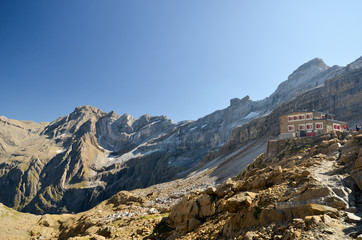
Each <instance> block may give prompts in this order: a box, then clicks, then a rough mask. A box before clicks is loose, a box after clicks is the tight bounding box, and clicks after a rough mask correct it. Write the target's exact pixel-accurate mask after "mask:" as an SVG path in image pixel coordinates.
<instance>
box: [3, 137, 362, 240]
mask: <svg viewBox="0 0 362 240" xmlns="http://www.w3.org/2000/svg"><path fill="white" fill-rule="evenodd" d="M275 146H277V147H276V148H275V149H272V150H273V151H272V153H273V154H272V156H270V154H268V156H269V158H266V155H265V154H263V155H260V156H259V157H258V158H257V159H255V160H254V162H253V163H252V164H250V165H249V166H248V167H247V168H246V169H245V170H244V171H242V172H241V173H240V174H239V175H238V176H236V177H234V178H232V179H228V180H227V181H225V182H223V183H222V184H220V185H218V186H217V187H216V188H215V187H214V186H210V185H208V184H204V182H205V181H206V182H207V181H210V182H212V179H208V178H207V176H208V172H207V171H205V172H204V173H203V175H202V174H201V175H197V176H196V175H195V176H194V177H190V178H188V179H180V180H176V181H173V182H170V183H165V184H159V185H155V186H152V187H149V188H146V189H138V190H134V191H131V192H127V191H122V192H119V193H118V194H116V195H115V196H113V197H112V198H110V199H109V200H107V201H104V202H102V203H101V204H99V205H98V206H96V207H95V208H93V209H91V210H89V211H87V212H83V213H79V214H76V215H71V214H63V215H44V216H42V217H41V218H40V219H37V223H36V224H35V225H33V226H32V227H31V228H30V230H29V231H28V234H29V235H30V236H31V238H32V239H285V240H287V239H361V238H362V235H361V234H362V225H361V223H362V222H361V216H362V208H361V206H362V205H361V204H362V201H361V193H362V192H361V189H362V148H361V147H362V132H359V133H355V134H349V133H336V134H328V135H324V136H321V137H318V138H300V139H291V140H280V141H278V144H277V145H275ZM0 228H1V227H0Z"/></svg>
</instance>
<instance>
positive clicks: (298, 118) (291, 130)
mask: <svg viewBox="0 0 362 240" xmlns="http://www.w3.org/2000/svg"><path fill="white" fill-rule="evenodd" d="M345 127H346V123H345V122H341V121H337V120H335V119H334V115H333V114H328V113H323V112H317V111H298V112H293V113H289V114H286V115H283V116H281V117H280V135H279V139H283V138H292V137H303V136H316V135H320V134H324V133H328V132H332V131H344V129H345Z"/></svg>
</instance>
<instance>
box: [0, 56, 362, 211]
mask: <svg viewBox="0 0 362 240" xmlns="http://www.w3.org/2000/svg"><path fill="white" fill-rule="evenodd" d="M361 79H362V58H359V59H357V60H356V61H354V62H353V63H351V64H349V65H347V66H346V67H340V66H332V67H329V66H327V65H326V64H325V63H324V62H323V60H322V59H319V58H315V59H313V60H311V61H309V62H307V63H305V64H303V65H302V66H300V67H299V68H298V69H296V70H295V71H294V72H293V73H292V74H291V75H290V76H289V77H288V79H287V80H286V81H284V82H282V83H281V84H280V85H279V86H278V88H277V90H276V91H275V92H274V93H272V94H271V95H270V96H269V97H267V98H265V99H263V100H260V101H252V100H251V99H250V97H249V96H246V97H244V98H242V99H239V98H234V99H231V100H230V106H229V107H227V108H225V109H223V110H218V111H215V112H213V113H211V114H209V115H207V116H205V117H202V118H200V119H198V120H196V121H181V122H178V123H174V122H173V121H172V120H170V119H168V118H167V117H165V116H149V115H143V116H141V117H139V118H138V119H135V118H134V117H132V116H131V115H129V114H123V115H118V114H116V113H114V112H113V111H111V112H109V113H106V112H103V111H102V110H100V109H97V108H94V107H91V106H81V107H77V108H76V109H75V110H74V111H73V112H72V113H70V114H69V115H67V116H63V117H60V118H58V119H56V120H55V121H53V122H51V123H46V122H42V123H35V122H32V121H17V120H12V119H7V118H6V117H4V116H2V117H0V192H1V195H0V202H1V203H3V204H5V205H6V206H9V207H12V208H14V209H17V210H19V211H24V212H30V213H36V214H44V213H71V212H81V211H85V210H88V209H90V208H91V207H93V206H95V205H97V204H98V203H100V202H102V201H103V200H105V199H108V198H110V197H112V196H113V195H114V194H116V193H117V192H119V191H121V190H133V189H138V188H145V187H148V186H151V185H155V184H159V183H163V182H168V181H172V180H175V179H179V178H187V177H191V176H196V175H197V174H201V173H205V172H206V175H207V176H208V177H209V178H208V179H209V181H212V182H214V183H219V182H222V181H224V180H225V179H227V178H229V177H232V176H234V175H237V174H238V173H239V172H240V171H241V170H242V169H243V168H245V166H247V165H248V164H249V163H250V162H251V161H252V160H253V159H254V158H255V157H257V156H258V155H259V154H260V153H262V152H265V147H266V142H267V140H268V139H270V138H275V137H276V136H277V135H278V134H279V116H280V115H283V114H286V113H288V112H291V111H293V110H317V111H326V112H330V113H333V114H335V115H336V119H339V120H342V121H347V122H348V123H350V124H351V125H352V124H356V123H360V122H362V111H361V107H362V91H361V89H362V84H361ZM200 176H201V175H200ZM202 176H204V175H202Z"/></svg>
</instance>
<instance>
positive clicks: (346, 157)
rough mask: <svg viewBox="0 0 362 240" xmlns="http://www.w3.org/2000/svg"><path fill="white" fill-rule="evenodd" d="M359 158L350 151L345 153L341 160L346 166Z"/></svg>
mask: <svg viewBox="0 0 362 240" xmlns="http://www.w3.org/2000/svg"><path fill="white" fill-rule="evenodd" d="M356 158H357V153H356V152H353V151H350V152H347V153H343V154H342V156H341V158H340V159H339V160H340V161H341V162H342V163H344V164H346V163H352V162H354V161H355V160H356Z"/></svg>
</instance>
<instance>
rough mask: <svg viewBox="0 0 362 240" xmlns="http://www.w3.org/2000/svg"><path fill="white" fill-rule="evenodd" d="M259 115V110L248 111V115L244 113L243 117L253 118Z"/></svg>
mask: <svg viewBox="0 0 362 240" xmlns="http://www.w3.org/2000/svg"><path fill="white" fill-rule="evenodd" d="M259 115H260V112H250V113H249V114H248V115H246V116H245V117H244V119H249V118H255V117H257V116H259Z"/></svg>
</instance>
